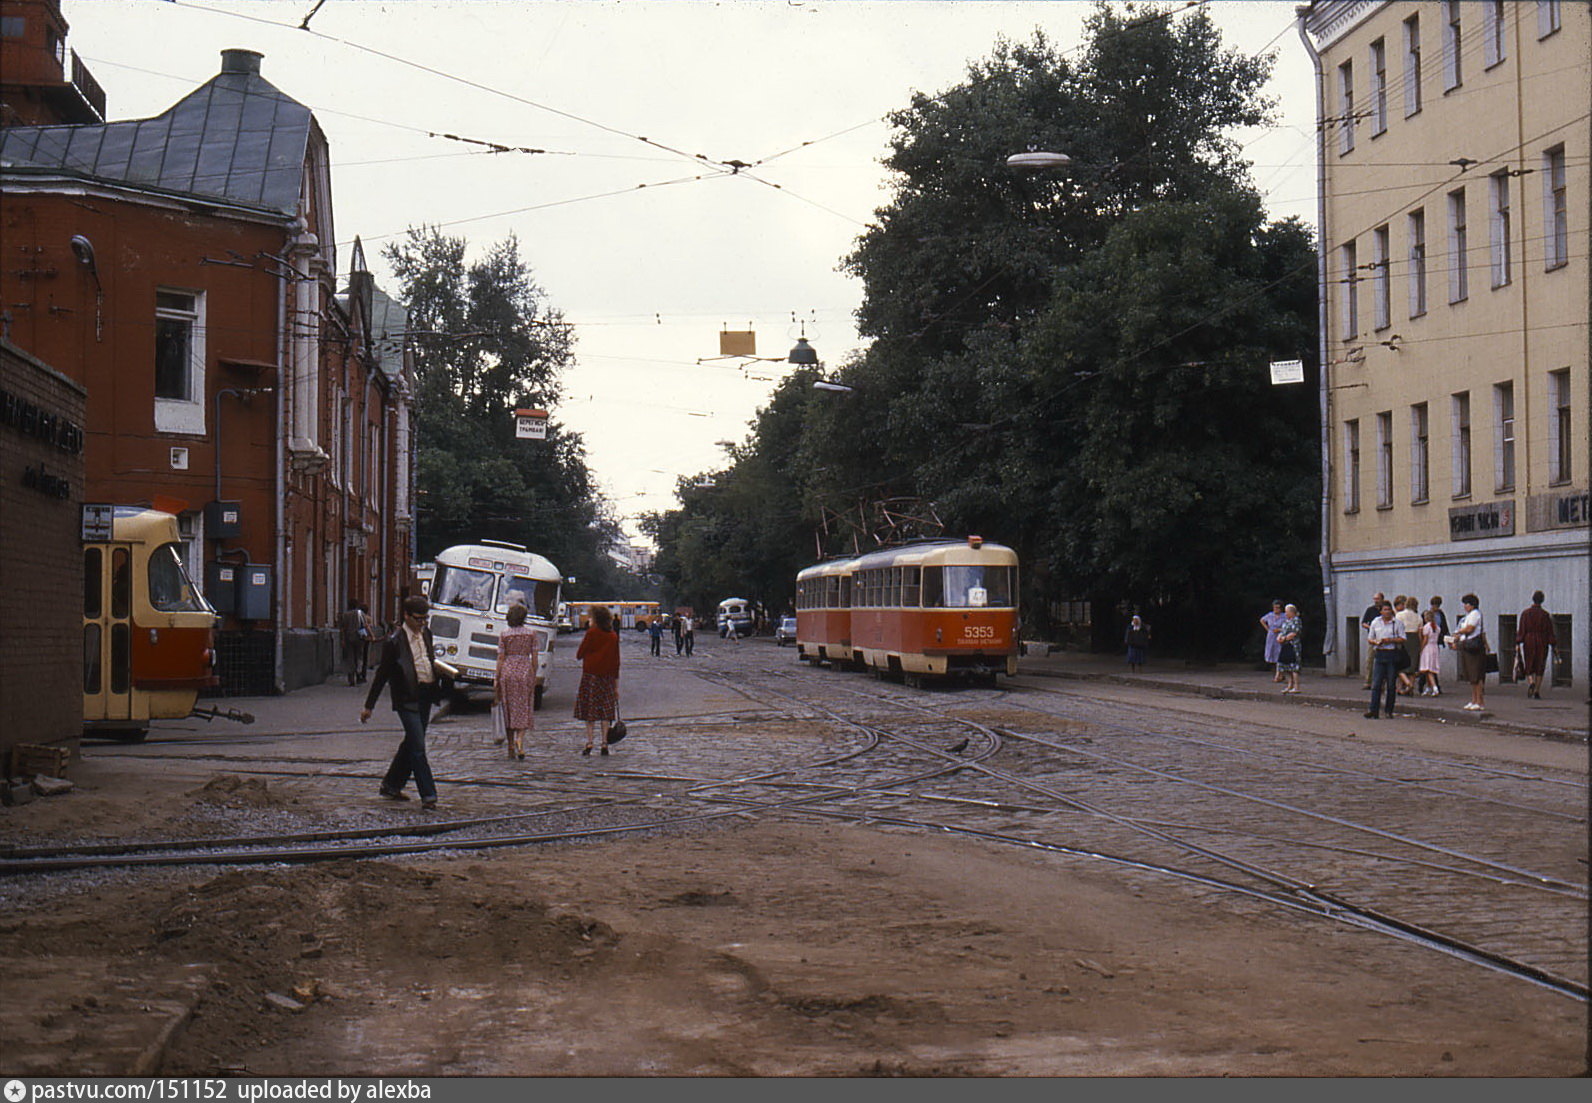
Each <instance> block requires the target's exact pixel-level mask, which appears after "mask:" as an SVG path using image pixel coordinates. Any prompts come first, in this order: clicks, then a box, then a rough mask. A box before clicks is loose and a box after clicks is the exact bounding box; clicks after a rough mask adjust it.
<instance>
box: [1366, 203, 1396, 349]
mask: <svg viewBox="0 0 1592 1103" xmlns="http://www.w3.org/2000/svg"><path fill="white" fill-rule="evenodd" d="M1371 252H1372V260H1371V297H1372V299H1373V300H1374V303H1375V311H1376V328H1377V329H1386V328H1387V327H1388V326H1390V325H1392V324H1393V284H1392V273H1391V272H1390V271H1389V270H1388V269H1389V268H1390V267H1391V265H1390V264H1389V261H1388V234H1387V227H1386V226H1378V227H1377V228H1376V229H1374V230H1372V231H1371Z"/></svg>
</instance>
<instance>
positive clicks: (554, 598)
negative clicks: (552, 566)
mask: <svg viewBox="0 0 1592 1103" xmlns="http://www.w3.org/2000/svg"><path fill="white" fill-rule="evenodd" d="M517 601H518V602H522V603H523V604H524V605H525V608H526V609H528V610H529V611H530V614H531V616H533V617H540V618H541V619H542V620H552V619H553V616H554V614H555V613H557V612H558V583H556V582H542V581H539V580H537V579H534V578H530V577H528V576H526V575H522V574H514V575H508V576H506V577H505V578H504V579H503V592H502V594H501V596H500V597H499V598H498V609H499V610H500V611H503V612H507V610H508V607H509V606H510V605H513V604H514V603H515V602H517Z"/></svg>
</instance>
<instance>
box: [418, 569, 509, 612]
mask: <svg viewBox="0 0 1592 1103" xmlns="http://www.w3.org/2000/svg"><path fill="white" fill-rule="evenodd" d="M496 582H497V576H496V575H495V574H493V573H492V572H491V571H472V570H470V569H469V568H468V567H454V566H450V565H447V564H444V563H438V564H437V574H436V577H434V578H433V579H432V580H431V600H432V601H434V602H435V603H437V604H438V605H455V606H458V607H459V608H461V609H480V610H481V611H482V612H486V611H487V610H489V609H491V608H492V590H493V587H494V584H495V583H496Z"/></svg>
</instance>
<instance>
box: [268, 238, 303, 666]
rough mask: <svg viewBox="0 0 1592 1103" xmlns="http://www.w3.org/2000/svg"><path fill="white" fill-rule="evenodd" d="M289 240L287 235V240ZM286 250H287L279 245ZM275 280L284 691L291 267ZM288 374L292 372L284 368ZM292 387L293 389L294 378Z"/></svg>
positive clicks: (278, 596)
mask: <svg viewBox="0 0 1592 1103" xmlns="http://www.w3.org/2000/svg"><path fill="white" fill-rule="evenodd" d="M288 244H289V245H291V244H292V242H291V239H290V240H289V242H288ZM283 252H284V253H286V252H287V250H286V249H283ZM276 278H277V283H278V284H279V285H280V287H281V293H280V294H279V295H277V297H276V379H277V383H278V386H277V388H276V432H275V433H274V434H272V435H273V436H274V437H275V438H276V440H275V442H274V443H275V447H276V476H275V479H276V549H275V556H276V593H275V595H273V598H274V602H275V605H276V631H275V632H274V633H272V634H273V636H274V637H275V640H274V641H273V644H272V660H271V671H272V674H271V677H272V680H273V682H274V683H275V688H276V692H277V693H278V694H282V693H285V692H287V690H286V688H285V687H286V685H287V680H286V679H285V678H284V677H283V676H282V633H283V632H285V631H286V630H287V598H286V596H285V595H286V593H287V583H288V579H287V531H286V528H285V526H286V524H287V505H286V502H287V452H286V446H287V445H286V438H285V436H284V435H283V434H284V433H285V432H286V429H287V392H288V388H287V387H284V386H281V385H280V384H281V382H282V376H283V372H284V370H285V365H286V364H287V356H288V347H287V297H288V295H289V294H290V293H291V292H292V290H293V284H292V270H291V269H289V268H287V267H286V266H285V265H284V266H279V267H278V268H277V274H276ZM287 374H288V376H289V377H290V378H291V375H292V373H291V372H288V373H287ZM294 389H295V390H296V389H297V384H296V381H295V383H294Z"/></svg>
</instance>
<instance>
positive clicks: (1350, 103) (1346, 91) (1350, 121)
mask: <svg viewBox="0 0 1592 1103" xmlns="http://www.w3.org/2000/svg"><path fill="white" fill-rule="evenodd" d="M1338 114H1339V116H1340V119H1339V128H1340V129H1339V130H1338V152H1339V153H1340V154H1343V153H1348V152H1350V151H1351V150H1353V149H1354V62H1352V61H1345V62H1344V63H1343V64H1342V65H1340V66H1338Z"/></svg>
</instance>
